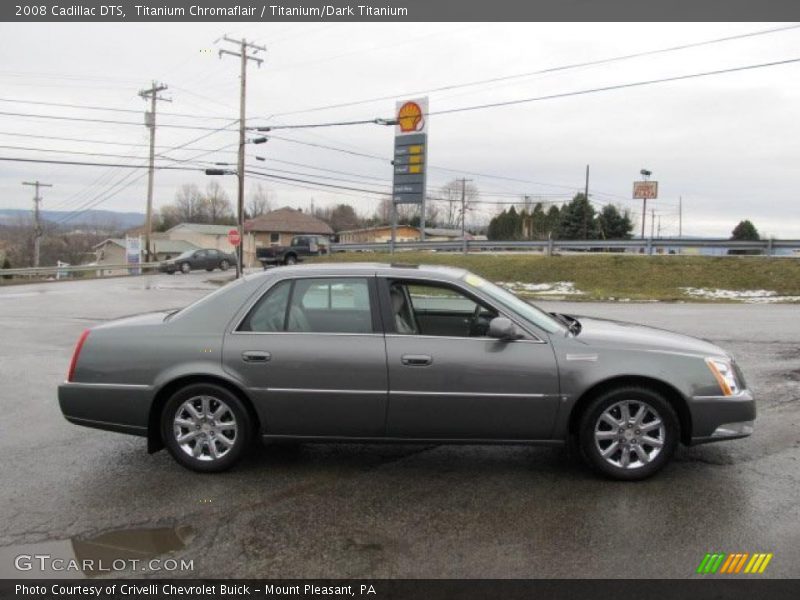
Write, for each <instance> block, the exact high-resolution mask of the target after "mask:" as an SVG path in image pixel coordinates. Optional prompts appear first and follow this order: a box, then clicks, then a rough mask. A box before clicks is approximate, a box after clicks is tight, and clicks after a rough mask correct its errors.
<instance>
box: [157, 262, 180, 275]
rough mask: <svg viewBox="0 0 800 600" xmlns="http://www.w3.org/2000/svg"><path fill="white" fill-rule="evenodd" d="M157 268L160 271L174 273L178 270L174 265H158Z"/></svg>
mask: <svg viewBox="0 0 800 600" xmlns="http://www.w3.org/2000/svg"><path fill="white" fill-rule="evenodd" d="M158 270H159V271H161V272H162V273H174V272H175V271H177V270H178V267H176V266H175V265H163V264H162V265H158Z"/></svg>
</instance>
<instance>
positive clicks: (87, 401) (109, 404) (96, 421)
mask: <svg viewBox="0 0 800 600" xmlns="http://www.w3.org/2000/svg"><path fill="white" fill-rule="evenodd" d="M152 400H153V389H152V388H151V387H150V386H147V385H123V384H102V383H71V382H65V383H62V384H61V385H60V386H58V404H59V406H60V407H61V412H62V413H63V415H64V418H65V419H66V420H67V421H69V422H70V423H74V424H75V425H83V426H85V427H94V428H95V429H106V430H108V431H118V432H120V433H129V434H132V435H147V423H148V418H149V414H150V406H151V403H152Z"/></svg>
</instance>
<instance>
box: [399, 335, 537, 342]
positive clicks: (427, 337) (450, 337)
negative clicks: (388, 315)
mask: <svg viewBox="0 0 800 600" xmlns="http://www.w3.org/2000/svg"><path fill="white" fill-rule="evenodd" d="M386 337H387V338H402V339H410V338H414V339H423V340H458V341H461V342H463V341H469V342H502V343H503V344H546V343H547V342H545V341H543V340H540V339H539V338H536V339H534V340H499V339H497V338H491V337H488V336H484V337H459V336H457V335H417V334H414V333H387V334H386Z"/></svg>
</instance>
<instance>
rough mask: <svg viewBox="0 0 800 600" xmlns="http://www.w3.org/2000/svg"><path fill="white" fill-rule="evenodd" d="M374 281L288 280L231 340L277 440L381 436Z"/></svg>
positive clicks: (381, 355)
mask: <svg viewBox="0 0 800 600" xmlns="http://www.w3.org/2000/svg"><path fill="white" fill-rule="evenodd" d="M377 304H378V303H377V292H376V283H375V277H374V276H363V277H307V278H296V279H284V280H282V281H279V282H276V283H275V284H274V285H272V286H271V287H270V289H269V290H267V291H266V292H265V293H264V294H263V295H262V296H261V297H260V298H259V299H258V300H257V301H256V302H255V304H254V305H253V306H252V308H251V309H250V310H249V311H248V312H247V313H246V316H244V318H243V319H242V321H241V323H240V324H239V325H238V326H237V327H236V328H235V330H234V331H233V332H231V333H229V334H228V335H227V337H226V341H225V345H224V350H223V360H224V364H225V368H226V369H227V370H228V371H229V372H231V373H232V374H234V375H235V376H236V377H238V378H239V379H241V380H242V381H243V382H244V383H245V385H246V386H247V387H248V390H249V393H250V394H251V397H252V398H253V399H254V401H255V403H256V410H257V411H258V412H259V415H260V417H261V422H262V424H263V429H264V431H263V433H264V434H266V435H272V436H305V437H319V436H321V437H378V436H382V435H383V434H384V431H385V422H386V405H387V394H388V385H387V384H388V378H387V372H386V349H385V345H384V341H383V333H382V330H381V324H380V317H379V315H378V312H377Z"/></svg>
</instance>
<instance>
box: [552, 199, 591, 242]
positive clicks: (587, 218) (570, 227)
mask: <svg viewBox="0 0 800 600" xmlns="http://www.w3.org/2000/svg"><path fill="white" fill-rule="evenodd" d="M556 237H557V238H558V239H561V240H596V239H597V238H598V237H599V229H598V226H597V221H596V220H595V211H594V208H593V207H592V205H591V204H590V203H589V200H588V199H587V198H586V196H585V195H584V194H575V197H574V198H573V199H572V200H571V201H570V202H569V203H567V204H566V205H564V208H562V209H561V215H560V219H559V222H558V228H557V229H556Z"/></svg>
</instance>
